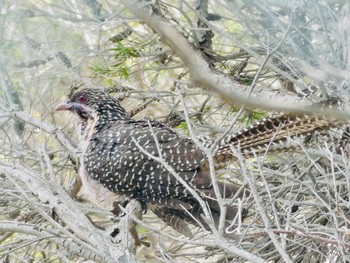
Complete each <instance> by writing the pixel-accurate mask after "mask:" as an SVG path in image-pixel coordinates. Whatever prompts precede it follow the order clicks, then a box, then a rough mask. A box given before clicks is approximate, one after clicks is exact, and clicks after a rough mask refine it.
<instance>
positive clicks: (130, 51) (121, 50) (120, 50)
mask: <svg viewBox="0 0 350 263" xmlns="http://www.w3.org/2000/svg"><path fill="white" fill-rule="evenodd" d="M111 50H113V51H114V52H115V53H114V57H115V58H116V59H118V60H120V59H128V58H136V57H139V56H140V54H139V52H138V51H137V50H136V49H135V48H133V47H127V46H124V45H122V43H120V42H118V43H116V47H115V48H112V49H111Z"/></svg>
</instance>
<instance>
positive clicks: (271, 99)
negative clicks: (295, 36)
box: [123, 0, 350, 119]
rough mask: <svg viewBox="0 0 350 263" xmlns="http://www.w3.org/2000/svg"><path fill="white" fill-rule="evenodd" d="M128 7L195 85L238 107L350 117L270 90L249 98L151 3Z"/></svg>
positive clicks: (132, 2) (131, 0) (136, 1)
mask: <svg viewBox="0 0 350 263" xmlns="http://www.w3.org/2000/svg"><path fill="white" fill-rule="evenodd" d="M123 3H124V4H125V5H126V7H127V8H128V9H129V10H130V11H131V12H132V13H134V14H135V15H136V16H137V17H139V18H140V19H141V20H143V21H145V22H146V23H147V24H148V25H149V26H150V27H151V28H152V29H154V30H155V31H156V32H157V33H158V35H159V36H161V37H162V39H163V41H164V42H165V43H167V44H168V45H169V46H170V47H171V48H172V50H174V52H175V53H176V54H177V55H178V56H179V57H180V58H181V59H182V60H183V61H184V63H185V64H186V66H187V67H188V69H189V71H190V73H191V76H192V80H193V82H194V83H195V84H196V85H198V86H199V87H201V88H203V89H208V90H211V91H213V92H214V93H216V94H219V95H220V96H221V97H222V98H223V99H224V100H226V101H228V102H229V103H232V104H235V105H244V106H246V107H249V108H261V109H265V110H275V111H284V112H293V113H306V114H322V115H325V116H329V117H336V118H338V119H347V118H349V116H350V114H347V113H342V112H340V111H338V110H335V109H332V110H328V109H327V110H322V111H321V112H320V111H319V109H318V108H314V107H307V106H309V105H310V102H308V101H300V99H298V98H297V97H296V96H295V95H294V94H289V93H278V94H276V93H274V92H272V91H271V90H263V89H259V88H258V87H256V89H255V90H254V92H253V93H252V94H249V92H250V91H249V90H248V89H247V87H245V86H243V85H240V84H238V83H235V82H234V81H233V80H232V79H231V78H229V77H227V76H225V75H223V74H220V73H217V72H215V71H214V70H213V69H211V68H210V67H209V64H208V63H207V61H206V60H205V59H204V58H203V56H202V54H201V53H200V51H198V50H197V49H195V48H194V47H193V46H192V45H191V43H190V42H189V41H188V40H187V39H186V38H185V37H184V36H183V35H182V34H181V33H180V32H179V31H178V30H177V29H176V27H175V26H174V25H172V24H171V23H169V21H168V20H166V19H165V18H164V17H162V16H161V15H159V14H158V13H159V12H157V11H155V9H154V8H153V6H152V4H151V3H152V2H150V1H144V0H127V1H124V2H123Z"/></svg>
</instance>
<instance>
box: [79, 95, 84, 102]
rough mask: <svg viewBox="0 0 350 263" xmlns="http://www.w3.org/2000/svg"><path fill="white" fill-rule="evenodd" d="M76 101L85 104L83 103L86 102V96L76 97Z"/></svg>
mask: <svg viewBox="0 0 350 263" xmlns="http://www.w3.org/2000/svg"><path fill="white" fill-rule="evenodd" d="M78 101H79V102H80V103H85V102H86V96H85V95H80V96H79V97H78Z"/></svg>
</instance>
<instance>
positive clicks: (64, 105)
mask: <svg viewBox="0 0 350 263" xmlns="http://www.w3.org/2000/svg"><path fill="white" fill-rule="evenodd" d="M72 106H73V105H72V103H70V102H69V101H66V102H62V103H60V104H58V105H57V106H56V108H55V111H62V110H71V109H72Z"/></svg>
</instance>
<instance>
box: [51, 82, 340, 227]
mask: <svg viewBox="0 0 350 263" xmlns="http://www.w3.org/2000/svg"><path fill="white" fill-rule="evenodd" d="M55 110H56V111H70V112H72V113H74V114H75V115H77V116H78V119H79V124H80V127H81V136H80V138H81V139H80V140H81V145H82V164H81V165H82V166H83V173H85V176H88V177H89V178H92V179H93V180H94V181H96V182H98V184H99V185H101V186H102V187H104V188H106V189H108V190H109V191H111V192H113V193H117V194H120V195H123V196H126V197H127V198H128V199H137V200H138V201H140V202H141V203H143V204H146V206H150V207H152V208H151V209H152V211H153V212H154V213H155V214H156V215H157V216H158V217H159V218H161V219H162V220H163V221H164V222H166V223H167V224H168V225H170V226H171V227H173V228H175V229H176V230H178V231H179V232H182V233H184V232H187V231H189V229H188V227H187V225H186V224H187V223H190V224H193V225H197V226H202V227H204V228H206V229H209V226H208V220H206V219H205V218H204V217H203V214H204V210H205V208H204V207H203V206H202V205H201V202H200V201H199V200H198V197H200V198H201V199H202V200H203V201H204V203H205V205H206V208H208V210H209V211H210V212H211V216H212V219H213V221H214V224H215V225H216V226H218V225H219V221H220V215H221V208H220V204H219V202H218V199H220V198H219V197H218V196H217V195H220V197H221V198H222V199H230V198H231V199H232V198H235V199H237V200H238V199H240V200H242V199H245V198H248V196H249V190H248V189H247V188H246V187H243V186H241V185H238V184H235V183H232V182H222V181H218V182H217V186H218V189H219V192H220V193H217V191H215V188H214V184H213V181H212V178H211V175H210V168H209V165H208V158H207V155H206V153H205V152H204V151H203V149H202V148H201V147H200V146H199V145H197V144H196V143H195V142H194V141H193V140H192V139H191V138H187V137H185V136H183V135H181V134H179V133H178V132H176V131H175V130H174V129H172V128H170V127H169V126H167V125H166V124H165V123H162V122H159V121H154V120H146V119H142V120H134V119H132V118H130V117H129V115H128V113H127V112H126V110H125V109H124V108H123V107H122V106H121V105H120V104H119V102H118V101H117V100H116V99H115V98H114V97H112V96H111V95H110V94H108V93H107V92H106V91H105V90H104V89H102V88H86V87H85V88H79V89H77V90H73V91H72V92H71V93H70V94H69V95H68V100H67V101H65V102H62V103H60V104H58V105H57V106H56V108H55ZM333 126H334V124H332V122H331V121H328V120H326V119H323V118H321V117H314V116H307V117H305V116H304V117H301V116H297V115H283V114H280V115H277V116H275V117H272V118H266V119H263V120H261V121H260V122H258V123H256V124H254V125H252V126H251V127H248V128H246V129H244V130H242V131H240V132H238V133H235V134H233V135H230V136H227V137H226V138H224V139H223V140H222V141H221V142H220V143H218V144H217V146H216V148H215V150H214V153H213V155H214V161H215V163H216V166H217V167H223V166H225V165H227V163H228V162H229V160H232V159H235V158H237V157H236V156H235V155H234V154H233V152H232V148H231V147H241V149H242V151H244V152H249V150H250V151H252V149H256V150H258V152H261V151H262V150H263V149H266V147H267V145H270V146H271V144H269V142H270V141H271V140H274V141H275V142H276V144H277V142H278V141H285V140H286V137H287V135H301V134H308V133H310V132H313V131H315V130H317V129H326V128H330V127H333ZM203 145H204V146H205V147H207V148H208V147H211V146H212V145H213V142H212V141H210V140H203ZM232 203H234V202H231V205H230V206H228V207H227V211H226V215H225V221H226V222H227V225H229V224H230V223H229V222H232V220H234V219H235V218H237V216H241V217H244V216H245V215H244V213H241V214H239V213H238V208H237V205H234V204H232Z"/></svg>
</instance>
